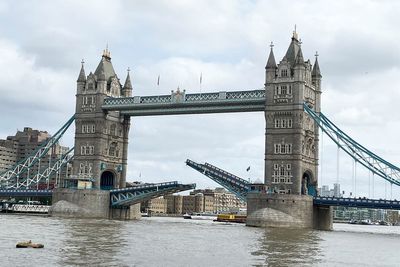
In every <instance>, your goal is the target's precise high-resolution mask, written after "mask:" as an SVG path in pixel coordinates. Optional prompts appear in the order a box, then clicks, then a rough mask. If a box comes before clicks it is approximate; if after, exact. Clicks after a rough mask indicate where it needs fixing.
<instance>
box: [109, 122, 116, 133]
mask: <svg viewBox="0 0 400 267" xmlns="http://www.w3.org/2000/svg"><path fill="white" fill-rule="evenodd" d="M115 130H116V126H115V124H111V126H110V134H111V135H113V136H115V135H116V134H115Z"/></svg>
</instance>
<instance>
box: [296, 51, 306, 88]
mask: <svg viewBox="0 0 400 267" xmlns="http://www.w3.org/2000/svg"><path fill="white" fill-rule="evenodd" d="M293 76H294V79H295V80H296V81H300V82H305V81H306V63H305V62H304V57H303V52H302V51H301V46H299V49H298V52H297V55H296V59H295V61H294V66H293Z"/></svg>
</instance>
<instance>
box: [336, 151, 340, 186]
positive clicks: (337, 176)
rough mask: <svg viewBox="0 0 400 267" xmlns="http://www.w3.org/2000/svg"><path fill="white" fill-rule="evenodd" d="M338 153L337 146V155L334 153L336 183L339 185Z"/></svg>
mask: <svg viewBox="0 0 400 267" xmlns="http://www.w3.org/2000/svg"><path fill="white" fill-rule="evenodd" d="M339 153H340V148H339V146H337V153H336V183H339V171H340V170H339Z"/></svg>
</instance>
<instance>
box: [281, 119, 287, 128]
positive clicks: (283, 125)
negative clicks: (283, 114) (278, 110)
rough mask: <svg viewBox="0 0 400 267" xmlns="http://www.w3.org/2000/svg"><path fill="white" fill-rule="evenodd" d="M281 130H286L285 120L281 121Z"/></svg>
mask: <svg viewBox="0 0 400 267" xmlns="http://www.w3.org/2000/svg"><path fill="white" fill-rule="evenodd" d="M282 128H286V120H285V119H282Z"/></svg>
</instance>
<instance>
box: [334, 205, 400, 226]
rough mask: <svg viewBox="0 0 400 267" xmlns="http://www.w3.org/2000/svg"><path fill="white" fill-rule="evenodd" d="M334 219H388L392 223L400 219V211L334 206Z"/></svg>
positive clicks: (376, 220) (374, 220)
mask: <svg viewBox="0 0 400 267" xmlns="http://www.w3.org/2000/svg"><path fill="white" fill-rule="evenodd" d="M333 219H334V220H337V221H351V220H356V221H362V220H371V221H372V222H378V221H386V222H390V223H392V224H395V223H398V222H399V221H400V220H399V211H397V210H383V209H365V208H353V207H333Z"/></svg>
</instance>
